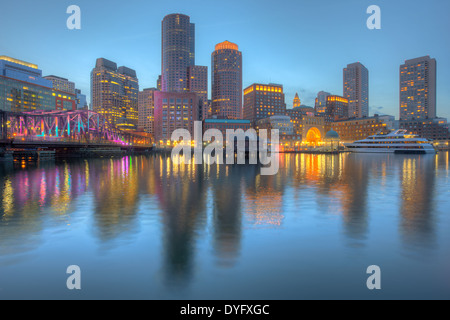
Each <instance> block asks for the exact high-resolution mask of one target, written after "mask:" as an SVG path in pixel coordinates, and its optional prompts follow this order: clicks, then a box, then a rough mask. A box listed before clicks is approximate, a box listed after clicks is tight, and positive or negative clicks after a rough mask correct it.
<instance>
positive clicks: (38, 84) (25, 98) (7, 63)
mask: <svg viewBox="0 0 450 320" xmlns="http://www.w3.org/2000/svg"><path fill="white" fill-rule="evenodd" d="M75 109H76V95H75V94H74V93H71V92H65V91H61V90H58V89H55V88H53V83H52V81H50V80H47V79H45V78H43V77H42V70H40V69H38V66H37V65H36V64H33V63H29V62H25V61H22V60H18V59H15V58H11V57H7V56H0V110H3V111H13V112H23V111H34V110H75Z"/></svg>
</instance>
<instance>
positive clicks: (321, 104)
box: [314, 91, 331, 115]
mask: <svg viewBox="0 0 450 320" xmlns="http://www.w3.org/2000/svg"><path fill="white" fill-rule="evenodd" d="M328 96H331V93H328V92H325V91H320V92H319V93H318V94H317V98H316V103H315V105H314V109H315V112H316V114H317V115H321V114H322V115H325V113H326V111H327V98H328Z"/></svg>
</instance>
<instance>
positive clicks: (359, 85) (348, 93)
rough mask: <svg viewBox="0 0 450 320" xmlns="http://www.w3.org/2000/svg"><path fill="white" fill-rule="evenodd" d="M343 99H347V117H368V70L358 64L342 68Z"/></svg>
mask: <svg viewBox="0 0 450 320" xmlns="http://www.w3.org/2000/svg"><path fill="white" fill-rule="evenodd" d="M343 74H344V98H346V99H348V117H349V118H364V117H368V116H369V70H367V68H366V67H365V66H364V65H363V64H361V63H360V62H357V63H352V64H349V65H347V67H346V68H344V72H343Z"/></svg>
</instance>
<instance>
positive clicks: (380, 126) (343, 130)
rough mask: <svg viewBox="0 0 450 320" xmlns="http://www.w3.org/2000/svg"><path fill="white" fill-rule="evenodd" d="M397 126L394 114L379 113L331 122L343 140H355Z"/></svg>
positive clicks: (384, 131)
mask: <svg viewBox="0 0 450 320" xmlns="http://www.w3.org/2000/svg"><path fill="white" fill-rule="evenodd" d="M395 126H396V124H395V118H394V117H393V116H378V115H375V116H374V117H366V118H361V119H348V120H344V121H335V122H332V123H331V128H332V129H333V130H334V131H336V132H337V133H338V134H339V137H340V138H341V141H343V142H355V141H357V140H363V139H366V138H367V137H369V136H372V135H375V134H378V133H389V132H390V130H392V129H395Z"/></svg>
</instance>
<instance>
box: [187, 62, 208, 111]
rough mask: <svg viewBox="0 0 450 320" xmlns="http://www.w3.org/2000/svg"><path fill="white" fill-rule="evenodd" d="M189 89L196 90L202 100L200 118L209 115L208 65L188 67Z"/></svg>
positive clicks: (190, 90)
mask: <svg viewBox="0 0 450 320" xmlns="http://www.w3.org/2000/svg"><path fill="white" fill-rule="evenodd" d="M188 90H189V92H195V93H196V94H197V95H198V98H199V101H200V110H199V118H200V120H204V119H206V118H207V117H208V67H204V66H189V67H188Z"/></svg>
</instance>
